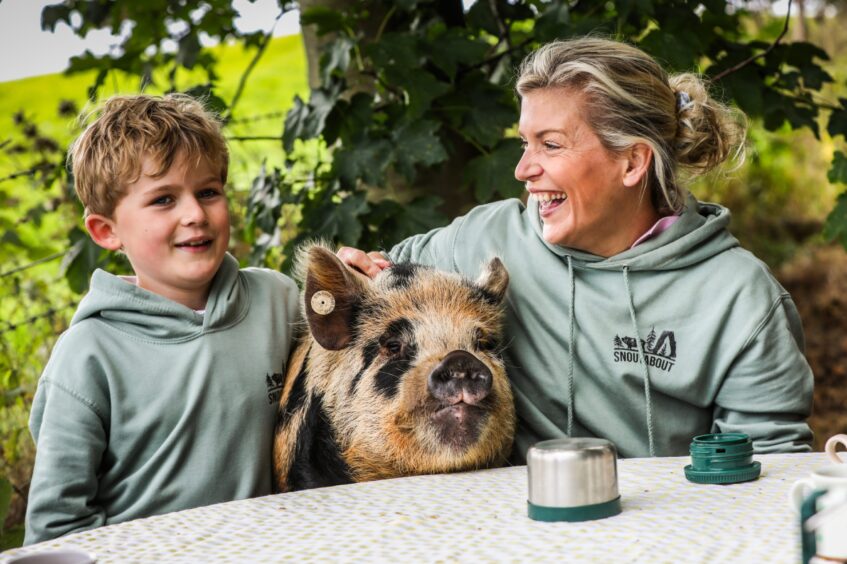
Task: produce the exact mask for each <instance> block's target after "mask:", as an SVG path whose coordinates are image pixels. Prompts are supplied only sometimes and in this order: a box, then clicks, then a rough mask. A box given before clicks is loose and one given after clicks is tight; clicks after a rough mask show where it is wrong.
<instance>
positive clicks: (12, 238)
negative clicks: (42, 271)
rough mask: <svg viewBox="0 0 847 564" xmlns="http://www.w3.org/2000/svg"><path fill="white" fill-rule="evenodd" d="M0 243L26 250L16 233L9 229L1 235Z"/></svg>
mask: <svg viewBox="0 0 847 564" xmlns="http://www.w3.org/2000/svg"><path fill="white" fill-rule="evenodd" d="M0 242H2V243H4V244H6V245H14V246H16V247H24V248H26V245H24V242H23V241H21V238H20V237H19V236H18V234H17V232H16V231H13V230H11V229H9V230H7V231H6V232H5V233H3V238H2V239H0Z"/></svg>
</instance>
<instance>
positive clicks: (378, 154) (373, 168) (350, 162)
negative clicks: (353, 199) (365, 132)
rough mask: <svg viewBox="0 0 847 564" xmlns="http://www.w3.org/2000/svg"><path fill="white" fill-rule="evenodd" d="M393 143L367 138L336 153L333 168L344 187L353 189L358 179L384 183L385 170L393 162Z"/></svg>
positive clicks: (371, 182) (368, 182) (366, 181)
mask: <svg viewBox="0 0 847 564" xmlns="http://www.w3.org/2000/svg"><path fill="white" fill-rule="evenodd" d="M391 155H392V151H391V143H390V142H389V141H388V140H387V139H379V140H371V139H365V140H363V141H361V142H359V143H357V144H355V145H353V146H352V147H344V148H343V149H341V150H339V151H337V152H336V153H335V158H334V159H333V163H332V169H333V172H335V173H336V174H337V175H338V179H339V180H340V181H341V187H342V188H344V189H348V190H349V189H353V188H355V187H356V185H357V181H358V180H362V181H364V182H365V183H366V184H373V185H378V184H382V182H383V179H384V176H385V170H386V169H387V168H388V165H389V164H391Z"/></svg>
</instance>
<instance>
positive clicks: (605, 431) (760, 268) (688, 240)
mask: <svg viewBox="0 0 847 564" xmlns="http://www.w3.org/2000/svg"><path fill="white" fill-rule="evenodd" d="M729 218H730V214H729V211H728V210H727V209H726V208H723V207H721V206H717V205H714V204H704V203H699V202H697V201H696V200H694V198H693V197H690V196H689V198H688V200H687V204H686V208H685V211H684V212H683V213H682V215H681V217H680V218H679V220H677V221H676V223H674V224H673V225H672V226H671V227H670V228H669V229H668V230H666V231H664V232H662V233H661V234H659V235H657V236H656V237H654V238H652V239H648V240H646V241H645V242H643V243H641V244H639V245H637V246H636V247H634V248H632V249H629V250H626V251H624V252H622V253H620V254H617V255H615V256H612V257H608V258H603V257H599V256H595V255H591V254H588V253H585V252H581V251H578V250H574V249H569V248H565V247H561V246H557V245H551V244H548V243H546V242H545V241H544V239H543V237H542V224H541V220H540V218H539V216H538V207H537V203H536V202H535V201H534V199H530V203H529V205H528V207H524V205H523V204H522V203H521V202H520V201H518V200H508V201H504V202H498V203H494V204H489V205H484V206H479V207H477V208H475V209H473V210H472V211H471V212H470V213H468V214H467V215H466V216H463V217H460V218H458V219H456V220H455V221H454V222H453V223H452V224H450V225H448V226H447V227H444V228H441V229H436V230H434V231H431V232H429V233H426V234H423V235H418V236H415V237H411V238H409V239H407V240H405V241H403V242H402V243H400V244H398V245H397V246H395V247H394V248H393V249H391V251H390V252H389V253H388V254H389V257H390V258H391V260H393V261H395V262H400V261H406V260H410V261H414V262H420V263H424V264H430V265H434V266H437V267H439V268H442V269H445V270H451V271H455V272H460V273H462V274H464V275H467V276H473V275H474V274H475V273H476V272H478V271H479V267H480V264H481V263H483V262H484V261H486V260H488V259H490V258H491V257H493V256H499V257H500V258H501V259H502V260H503V262H504V264H505V265H506V267H507V268H508V270H509V276H510V285H509V291H508V294H507V318H506V342H505V343H504V344H505V347H506V349H505V359H506V362H507V368H508V370H509V375H510V378H511V382H512V386H513V389H514V393H515V402H516V408H517V414H518V429H517V437H516V445H515V446H516V450H515V454H516V458H517V459H518V460H523V459H524V457H525V454H526V450H527V448H528V447H530V446H531V445H532V444H534V443H535V442H537V441H541V440H545V439H551V438H556V437H562V436H566V435H572V436H596V437H604V438H607V439H609V440H611V441H612V442H614V443H615V444H616V445H617V448H618V451H619V453H620V454H621V455H622V456H625V457H637V456H648V455H658V456H671V455H685V454H687V453H688V446H689V443H690V441H691V439H692V437H694V436H695V435H700V434H704V433H710V432H742V433H747V434H748V435H750V437H751V438H752V440H753V444H754V447H755V450H756V451H757V452H759V453H764V452H788V451H807V450H810V446H809V443H810V441H811V438H812V435H811V431H810V429H809V427H808V425H807V424H806V418H807V417H808V415H809V412H810V410H811V404H812V385H813V378H812V372H811V370H810V369H809V365H808V363H807V362H806V359H805V358H804V356H803V346H804V345H803V333H802V327H801V324H800V319H799V316H798V314H797V310H796V308H795V306H794V303H793V302H792V300H791V297H790V296H789V295H788V293H787V292H786V291H785V290H784V289H783V288H782V287H781V286H780V285H779V283H778V282H777V281H776V280H775V279H774V277H773V276H772V275H771V273H770V271H769V270H768V268H767V266H766V265H765V264H764V263H762V262H761V261H760V260H758V259H757V258H756V257H754V256H753V255H752V254H750V253H749V252H748V251H746V250H744V249H742V248H740V247H739V246H738V241H737V240H736V239H735V238H734V237H733V236H732V235H730V233H729V232H728V231H727V225H728V224H729ZM638 343H642V344H643V354H642V350H640V349H641V348H640V347H639V346H638ZM643 359H645V360H646V362H644V361H643Z"/></svg>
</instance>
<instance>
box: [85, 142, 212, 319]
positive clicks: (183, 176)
mask: <svg viewBox="0 0 847 564" xmlns="http://www.w3.org/2000/svg"><path fill="white" fill-rule="evenodd" d="M155 164H156V163H155V162H154V161H152V160H151V159H150V158H149V157H145V158H144V159H143V160H142V166H141V171H142V173H141V175H140V177H139V178H138V180H137V181H135V182H133V183H131V184H129V186H128V187H127V191H126V195H125V196H124V197H123V198H122V199H121V200H120V202H118V205H117V206H116V208H115V211H114V213H113V214H112V218H105V217H103V216H99V217H98V216H94V215H92V216H89V217H88V218H87V219H86V226H87V227H88V229H89V232H90V233H91V234H92V236H93V237H94V239H95V241H96V242H97V243H98V244H100V245H101V246H104V247H106V248H109V249H113V250H117V249H122V250H123V251H124V252H125V253H126V255H127V258H128V259H129V262H130V264H132V268H133V270H134V271H135V275H136V277H137V278H138V286H139V287H141V288H144V289H146V290H149V291H151V292H154V293H156V294H159V295H161V296H164V297H166V298H169V299H171V300H174V301H176V302H179V303H181V304H183V305H186V306H188V307H191V308H193V309H202V308H204V307H205V304H206V298H207V297H208V294H209V286H210V285H211V282H212V278H213V277H214V276H215V273H216V272H217V271H218V267H219V266H220V265H221V261H222V260H223V258H224V254H225V253H226V250H227V246H228V244H229V210H228V207H227V197H226V194H225V193H224V187H223V184H222V182H221V179H220V175H219V174H218V171H217V170H215V169H214V168H213V167H212V166H211V165H210V164H209V163H207V162H205V161H201V163H200V164H194V163H187V162H186V161H185V158H184V157H183V156H181V155H180V156H178V157H177V158H176V159H175V160H174V163H173V165H172V166H171V168H170V169H168V171H167V172H166V173H165V175H164V176H162V177H159V178H154V177H152V176H150V175H149V173H151V172H153V171H154V170H155V168H154V165H155ZM92 218H94V223H93V224H92ZM98 221H99V222H103V223H102V224H101V225H98V224H97V222H98ZM104 234H105V237H104V236H103V235H104ZM98 235H100V236H99V237H98ZM101 239H102V240H101Z"/></svg>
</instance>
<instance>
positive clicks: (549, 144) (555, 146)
mask: <svg viewBox="0 0 847 564" xmlns="http://www.w3.org/2000/svg"><path fill="white" fill-rule="evenodd" d="M544 148H545V149H548V150H550V151H556V150H558V149H559V148H560V147H559V145H558V144H556V143H552V142H550V141H545V142H544Z"/></svg>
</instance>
